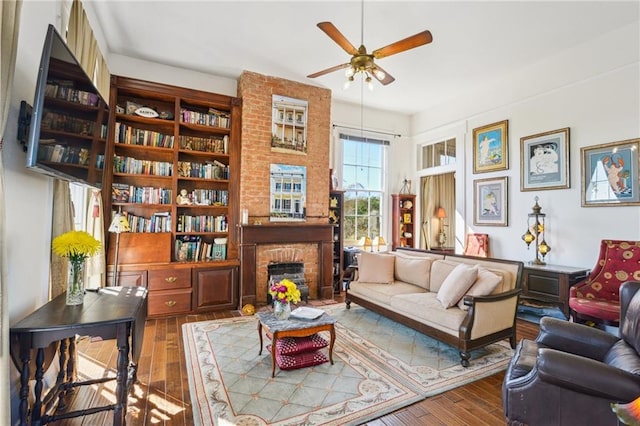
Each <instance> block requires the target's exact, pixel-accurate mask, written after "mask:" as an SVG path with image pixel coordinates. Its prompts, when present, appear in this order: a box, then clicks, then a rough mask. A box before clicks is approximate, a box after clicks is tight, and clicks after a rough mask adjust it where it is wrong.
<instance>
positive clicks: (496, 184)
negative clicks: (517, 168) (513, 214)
mask: <svg viewBox="0 0 640 426" xmlns="http://www.w3.org/2000/svg"><path fill="white" fill-rule="evenodd" d="M507 180H508V178H507V177H506V176H504V177H499V178H490V179H478V180H474V181H473V224H474V225H479V226H507V225H508V217H509V207H508V203H507V190H508V188H507Z"/></svg>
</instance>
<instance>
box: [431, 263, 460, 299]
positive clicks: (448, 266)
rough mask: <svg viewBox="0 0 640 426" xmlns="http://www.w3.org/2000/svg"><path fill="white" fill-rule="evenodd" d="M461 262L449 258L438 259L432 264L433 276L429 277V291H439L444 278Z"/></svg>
mask: <svg viewBox="0 0 640 426" xmlns="http://www.w3.org/2000/svg"><path fill="white" fill-rule="evenodd" d="M459 264H460V263H457V262H451V261H449V260H436V261H434V262H433V264H432V265H431V277H430V278H429V291H433V292H434V293H437V292H438V290H440V287H441V286H442V283H443V282H444V280H445V279H446V278H447V277H448V276H449V274H450V273H451V272H452V271H453V270H454V269H455V267H456V266H458V265H459Z"/></svg>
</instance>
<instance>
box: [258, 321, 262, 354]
mask: <svg viewBox="0 0 640 426" xmlns="http://www.w3.org/2000/svg"><path fill="white" fill-rule="evenodd" d="M258 336H260V352H258V355H262V323H261V322H260V320H258Z"/></svg>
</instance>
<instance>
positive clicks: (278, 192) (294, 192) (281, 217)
mask: <svg viewBox="0 0 640 426" xmlns="http://www.w3.org/2000/svg"><path fill="white" fill-rule="evenodd" d="M269 179H270V183H269V187H270V188H271V196H270V200H271V201H270V203H271V205H270V208H269V219H270V221H271V222H304V221H305V220H306V218H307V205H306V202H305V200H306V198H307V167H306V166H296V165H291V164H271V168H270V176H269Z"/></svg>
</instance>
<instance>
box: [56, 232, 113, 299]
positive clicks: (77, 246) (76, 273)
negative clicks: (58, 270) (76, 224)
mask: <svg viewBox="0 0 640 426" xmlns="http://www.w3.org/2000/svg"><path fill="white" fill-rule="evenodd" d="M51 248H52V249H53V252H54V253H55V254H57V255H58V256H60V257H66V258H68V259H69V277H68V279H67V305H79V304H82V301H83V299H84V274H83V271H84V261H85V260H86V259H87V258H89V257H91V256H94V255H96V254H98V252H99V251H100V248H101V244H100V241H98V240H96V239H95V238H93V237H92V236H91V235H90V234H89V233H88V232H85V231H69V232H65V233H64V234H61V235H58V236H57V237H55V238H54V239H53V242H52V243H51Z"/></svg>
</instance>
